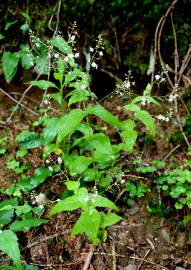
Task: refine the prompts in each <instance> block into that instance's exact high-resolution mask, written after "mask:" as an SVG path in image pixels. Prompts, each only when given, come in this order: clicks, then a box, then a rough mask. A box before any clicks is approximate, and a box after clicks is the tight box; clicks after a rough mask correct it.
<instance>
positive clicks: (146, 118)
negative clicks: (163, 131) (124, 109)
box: [134, 110, 156, 136]
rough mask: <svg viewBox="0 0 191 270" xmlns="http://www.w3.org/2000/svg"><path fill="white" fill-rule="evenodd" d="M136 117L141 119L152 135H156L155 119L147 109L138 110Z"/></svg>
mask: <svg viewBox="0 0 191 270" xmlns="http://www.w3.org/2000/svg"><path fill="white" fill-rule="evenodd" d="M134 115H135V117H136V118H137V119H139V120H140V121H141V122H142V123H143V124H144V125H145V126H146V127H147V128H148V129H149V131H150V134H151V135H152V136H155V135H156V128H155V120H154V118H153V117H152V116H151V115H150V113H148V112H147V111H142V110H141V111H136V112H135V113H134Z"/></svg>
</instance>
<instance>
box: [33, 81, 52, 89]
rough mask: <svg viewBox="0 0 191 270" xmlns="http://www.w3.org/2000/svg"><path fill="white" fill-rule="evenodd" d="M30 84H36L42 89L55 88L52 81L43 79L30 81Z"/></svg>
mask: <svg viewBox="0 0 191 270" xmlns="http://www.w3.org/2000/svg"><path fill="white" fill-rule="evenodd" d="M30 84H31V85H32V86H37V87H38V88H40V89H42V90H47V89H48V88H57V86H56V85H55V84H54V83H52V82H49V81H45V80H39V81H31V82H30Z"/></svg>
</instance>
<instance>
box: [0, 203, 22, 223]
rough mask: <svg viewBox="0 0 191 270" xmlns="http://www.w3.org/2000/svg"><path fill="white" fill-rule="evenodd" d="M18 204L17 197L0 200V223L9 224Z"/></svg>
mask: <svg viewBox="0 0 191 270" xmlns="http://www.w3.org/2000/svg"><path fill="white" fill-rule="evenodd" d="M17 205H18V201H17V199H9V200H5V201H2V202H0V224H3V225H6V224H9V223H10V222H11V220H12V218H13V215H14V207H15V206H17Z"/></svg>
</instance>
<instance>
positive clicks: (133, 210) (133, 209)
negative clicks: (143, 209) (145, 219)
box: [128, 206, 139, 216]
mask: <svg viewBox="0 0 191 270" xmlns="http://www.w3.org/2000/svg"><path fill="white" fill-rule="evenodd" d="M128 213H129V215H131V216H134V215H136V214H137V213H139V207H137V206H135V207H131V208H130V209H129V210H128Z"/></svg>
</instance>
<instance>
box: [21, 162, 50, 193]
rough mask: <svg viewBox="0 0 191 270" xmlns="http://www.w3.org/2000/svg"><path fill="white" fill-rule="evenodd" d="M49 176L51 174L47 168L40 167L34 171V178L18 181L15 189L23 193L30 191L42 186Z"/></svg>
mask: <svg viewBox="0 0 191 270" xmlns="http://www.w3.org/2000/svg"><path fill="white" fill-rule="evenodd" d="M51 175H52V172H51V171H50V170H49V169H48V168H44V167H40V168H38V169H36V170H35V174H34V176H33V177H31V178H30V179H24V180H20V181H19V182H18V183H17V187H19V188H20V189H21V190H23V191H24V192H27V191H30V190H32V189H34V188H36V187H38V186H39V185H40V184H42V183H43V182H44V181H45V180H46V179H47V178H48V177H49V176H51Z"/></svg>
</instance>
